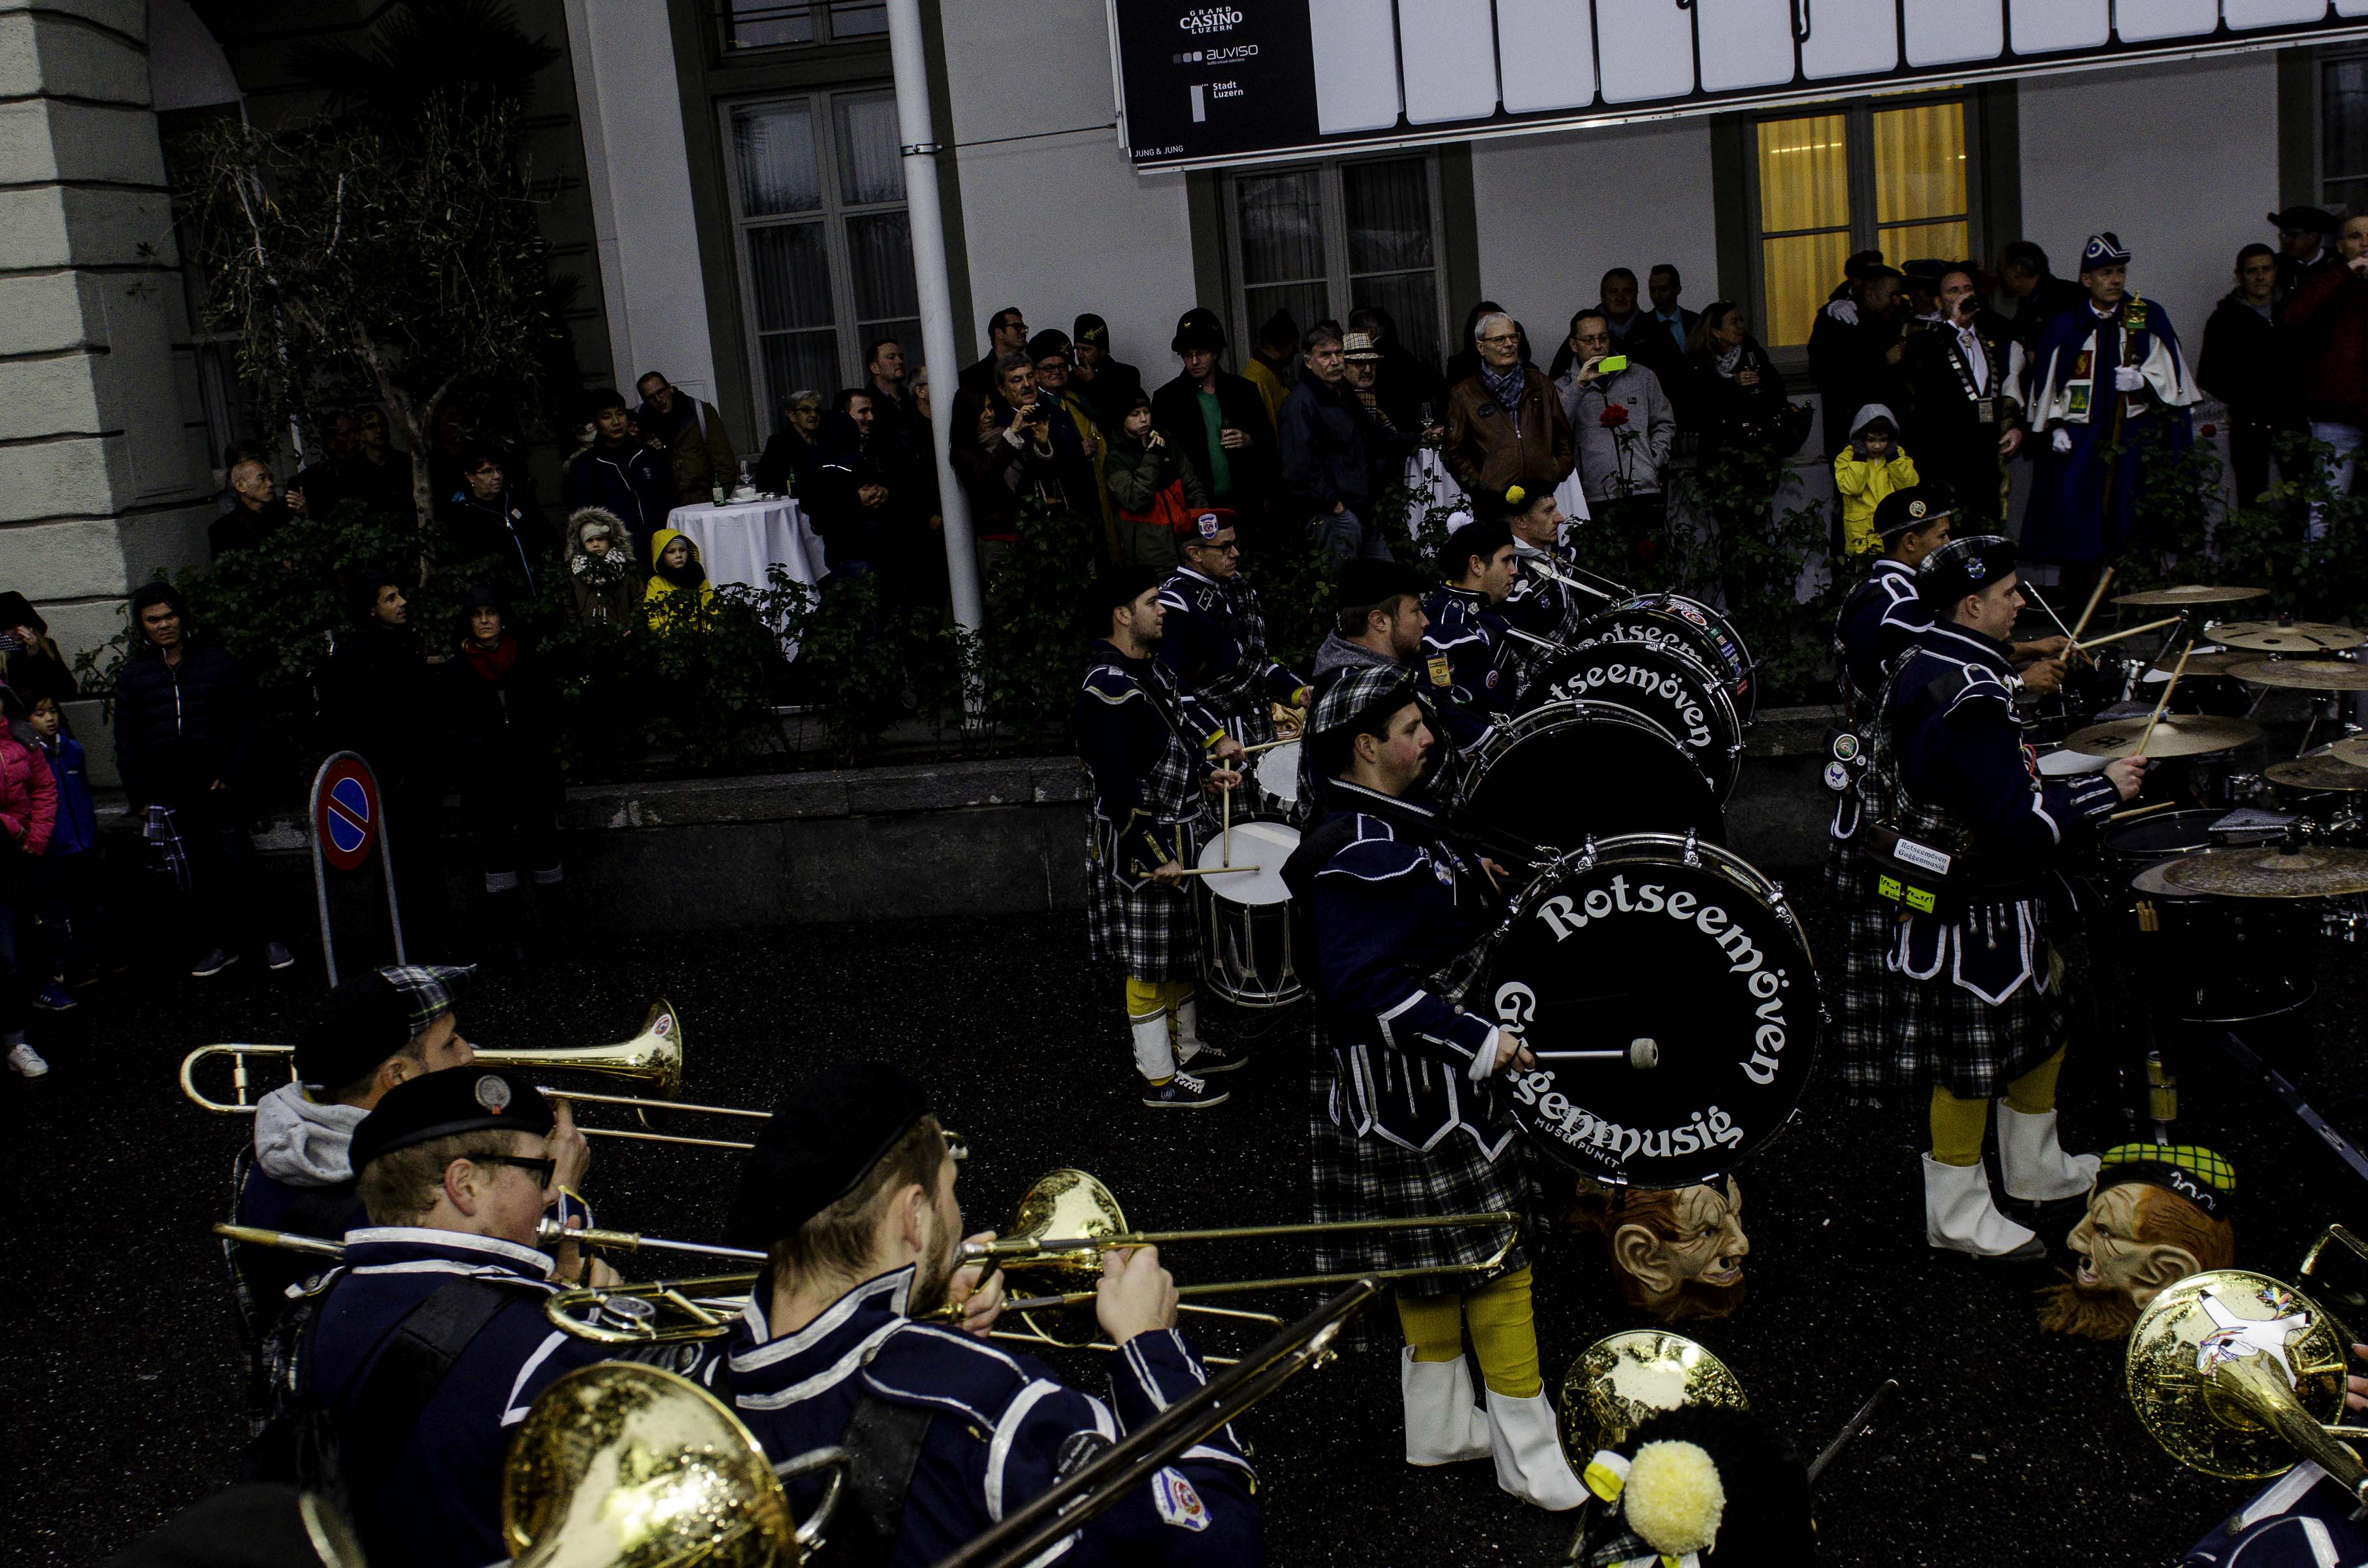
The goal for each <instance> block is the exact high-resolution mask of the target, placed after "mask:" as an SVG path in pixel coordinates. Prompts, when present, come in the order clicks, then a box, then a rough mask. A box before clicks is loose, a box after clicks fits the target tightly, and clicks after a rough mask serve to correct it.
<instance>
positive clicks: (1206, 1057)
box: [1176, 1040, 1249, 1078]
mask: <svg viewBox="0 0 2368 1568" xmlns="http://www.w3.org/2000/svg"><path fill="white" fill-rule="evenodd" d="M1248 1060H1249V1058H1247V1057H1246V1056H1244V1055H1243V1054H1242V1053H1241V1052H1240V1051H1228V1050H1226V1049H1225V1048H1224V1046H1222V1045H1212V1044H1211V1043H1210V1042H1209V1041H1207V1040H1202V1041H1201V1049H1200V1050H1198V1051H1194V1052H1193V1053H1192V1054H1191V1055H1190V1056H1181V1057H1178V1058H1177V1061H1176V1064H1177V1065H1178V1067H1190V1069H1192V1071H1193V1072H1194V1073H1196V1074H1199V1075H1200V1076H1201V1077H1203V1078H1205V1077H1207V1076H1208V1075H1209V1074H1212V1073H1230V1072H1232V1071H1233V1070H1234V1069H1235V1068H1236V1067H1239V1066H1240V1065H1242V1064H1243V1063H1244V1062H1247V1061H1248Z"/></svg>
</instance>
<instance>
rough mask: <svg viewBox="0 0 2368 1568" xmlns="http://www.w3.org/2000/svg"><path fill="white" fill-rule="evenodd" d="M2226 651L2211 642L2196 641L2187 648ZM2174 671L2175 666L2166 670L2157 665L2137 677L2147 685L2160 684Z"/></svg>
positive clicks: (2195, 650)
mask: <svg viewBox="0 0 2368 1568" xmlns="http://www.w3.org/2000/svg"><path fill="white" fill-rule="evenodd" d="M2227 651H2228V650H2227V649H2226V648H2223V647H2220V646H2218V645H2217V644H2215V643H2211V642H2198V643H2197V644H2196V645H2195V646H2194V647H2192V648H2190V649H2189V650H2188V652H2189V653H2226V652H2227ZM2174 673H2175V666H2174V668H2173V669H2169V670H2167V669H2164V668H2163V667H2162V666H2161V665H2156V666H2155V667H2154V668H2153V669H2150V670H2148V671H2146V674H2145V675H2143V676H2139V677H2138V678H2139V679H2140V680H2141V681H2144V682H2145V683H2146V685H2148V686H2161V685H2163V684H2164V683H2165V682H2167V681H2169V679H2170V677H2171V676H2172V675H2173V674H2174Z"/></svg>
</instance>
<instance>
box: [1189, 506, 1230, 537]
mask: <svg viewBox="0 0 2368 1568" xmlns="http://www.w3.org/2000/svg"><path fill="white" fill-rule="evenodd" d="M1224 526H1225V525H1224V519H1223V518H1221V517H1218V516H1217V514H1216V513H1214V512H1203V513H1201V515H1200V516H1199V517H1195V518H1193V519H1192V531H1193V532H1194V533H1197V534H1199V535H1200V536H1201V538H1202V539H1214V538H1216V537H1217V530H1218V529H1220V528H1224Z"/></svg>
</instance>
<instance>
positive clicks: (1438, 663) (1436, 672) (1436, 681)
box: [1429, 653, 1455, 687]
mask: <svg viewBox="0 0 2368 1568" xmlns="http://www.w3.org/2000/svg"><path fill="white" fill-rule="evenodd" d="M1429 667H1430V684H1431V685H1433V686H1438V687H1448V686H1453V685H1454V684H1455V680H1454V677H1453V676H1450V675H1449V674H1448V673H1447V655H1446V654H1444V653H1438V654H1434V655H1433V656H1432V657H1431V660H1430V665H1429Z"/></svg>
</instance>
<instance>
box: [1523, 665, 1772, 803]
mask: <svg viewBox="0 0 2368 1568" xmlns="http://www.w3.org/2000/svg"><path fill="white" fill-rule="evenodd" d="M1571 699H1584V700H1586V701H1589V702H1615V703H1618V704H1619V705H1620V706H1621V707H1622V708H1632V709H1634V710H1636V711H1637V712H1639V713H1641V714H1643V715H1644V716H1645V718H1647V719H1650V720H1652V721H1653V722H1655V723H1656V724H1658V725H1660V726H1661V728H1663V729H1664V730H1667V731H1668V733H1669V735H1670V737H1671V738H1672V739H1674V740H1675V741H1676V742H1677V743H1678V744H1679V745H1680V746H1682V747H1684V748H1685V752H1686V755H1687V756H1691V757H1692V758H1693V760H1694V763H1695V765H1696V766H1697V767H1700V768H1701V769H1702V772H1703V773H1704V774H1705V775H1707V776H1708V777H1709V778H1710V781H1711V788H1712V789H1713V790H1715V791H1716V792H1717V795H1718V800H1719V802H1720V804H1722V805H1724V804H1725V801H1726V798H1727V797H1728V796H1729V795H1731V794H1733V793H1734V792H1735V781H1736V777H1737V776H1738V775H1739V774H1740V773H1741V772H1742V771H1743V720H1742V718H1741V716H1740V715H1738V714H1737V713H1736V708H1735V699H1734V695H1733V692H1732V690H1731V689H1730V680H1729V677H1728V676H1726V675H1725V674H1724V673H1723V672H1721V671H1717V670H1713V668H1712V666H1710V665H1706V664H1704V663H1703V662H1702V657H1701V655H1700V654H1698V653H1695V652H1694V651H1693V650H1692V649H1691V648H1689V647H1687V646H1686V645H1684V644H1683V643H1680V642H1658V643H1653V642H1633V641H1627V640H1623V639H1618V638H1613V637H1588V638H1587V639H1585V640H1584V641H1581V642H1574V643H1571V644H1570V645H1569V646H1567V647H1565V648H1564V649H1562V650H1561V651H1559V652H1557V653H1543V654H1540V655H1539V657H1538V659H1537V661H1536V663H1534V664H1532V665H1531V666H1530V669H1529V674H1528V678H1527V679H1526V680H1525V681H1524V682H1523V684H1522V687H1521V693H1520V700H1519V703H1518V705H1517V706H1518V708H1519V709H1520V710H1523V711H1526V710H1529V709H1531V708H1539V707H1543V706H1544V705H1545V704H1547V703H1549V702H1565V701H1569V700H1571Z"/></svg>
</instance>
